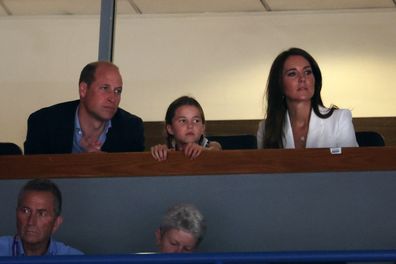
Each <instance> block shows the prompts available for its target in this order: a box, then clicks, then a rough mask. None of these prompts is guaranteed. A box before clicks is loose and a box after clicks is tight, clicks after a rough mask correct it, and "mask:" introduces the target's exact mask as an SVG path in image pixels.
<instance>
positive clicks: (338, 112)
mask: <svg viewBox="0 0 396 264" xmlns="http://www.w3.org/2000/svg"><path fill="white" fill-rule="evenodd" d="M330 110H331V109H330V108H327V107H322V106H319V111H320V113H321V114H327V113H328V112H329V111H330ZM330 117H333V118H342V117H346V118H347V117H350V118H352V113H351V110H349V109H344V108H336V109H334V112H333V114H332V115H331V116H330Z"/></svg>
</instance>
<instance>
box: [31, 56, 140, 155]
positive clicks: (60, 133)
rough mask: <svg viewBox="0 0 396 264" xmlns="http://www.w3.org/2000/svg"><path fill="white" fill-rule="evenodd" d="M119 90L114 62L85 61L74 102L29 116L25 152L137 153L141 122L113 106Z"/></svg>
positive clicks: (61, 104)
mask: <svg viewBox="0 0 396 264" xmlns="http://www.w3.org/2000/svg"><path fill="white" fill-rule="evenodd" d="M121 92H122V77H121V74H120V72H119V69H118V67H117V66H116V65H114V64H113V63H110V62H105V61H98V62H93V63H89V64H88V65H86V66H85V67H84V69H83V70H82V71H81V75H80V80H79V94H80V100H76V101H70V102H64V103H60V104H56V105H53V106H50V107H46V108H43V109H40V110H38V111H36V112H34V113H33V114H31V115H30V116H29V119H28V130H27V135H26V141H25V154H57V153H79V152H96V151H105V152H130V151H143V150H144V133H143V122H142V120H141V119H140V118H139V117H137V116H135V115H132V114H130V113H128V112H127V111H125V110H123V109H121V108H119V107H118V105H119V103H120V100H121Z"/></svg>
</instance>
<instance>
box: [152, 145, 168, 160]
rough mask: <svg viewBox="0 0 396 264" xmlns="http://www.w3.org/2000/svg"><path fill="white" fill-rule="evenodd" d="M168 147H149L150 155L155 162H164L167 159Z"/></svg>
mask: <svg viewBox="0 0 396 264" xmlns="http://www.w3.org/2000/svg"><path fill="white" fill-rule="evenodd" d="M168 151H169V149H168V147H167V146H166V145H162V144H159V145H155V146H152V147H151V155H152V156H153V158H154V159H155V160H158V161H164V160H166V158H167V157H168Z"/></svg>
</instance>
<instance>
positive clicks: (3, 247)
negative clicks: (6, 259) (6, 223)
mask: <svg viewBox="0 0 396 264" xmlns="http://www.w3.org/2000/svg"><path fill="white" fill-rule="evenodd" d="M83 254H84V253H82V252H81V251H79V250H78V249H75V248H72V247H70V246H67V245H65V244H63V243H62V242H58V241H55V240H54V239H52V238H50V243H49V246H48V249H47V252H46V253H45V254H44V255H47V256H56V255H83ZM24 255H25V251H24V250H23V245H22V241H21V240H20V238H19V237H18V236H14V237H12V236H2V237H0V256H24Z"/></svg>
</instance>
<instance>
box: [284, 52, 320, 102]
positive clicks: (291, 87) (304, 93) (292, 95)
mask: <svg viewBox="0 0 396 264" xmlns="http://www.w3.org/2000/svg"><path fill="white" fill-rule="evenodd" d="M282 82H283V92H284V93H285V96H286V99H287V100H288V101H289V102H290V101H309V100H311V98H312V96H313V94H314V91H315V77H314V75H313V72H312V68H311V65H310V64H309V62H308V61H307V60H306V59H305V58H304V57H302V56H290V57H289V58H287V60H286V61H285V64H284V66H283V74H282Z"/></svg>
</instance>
